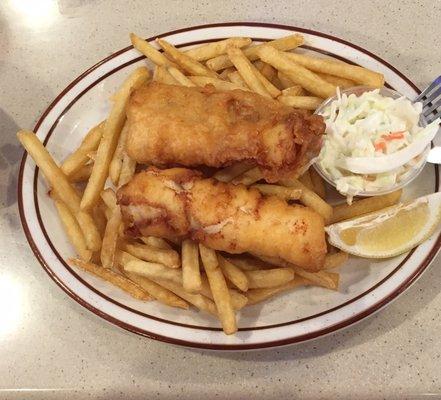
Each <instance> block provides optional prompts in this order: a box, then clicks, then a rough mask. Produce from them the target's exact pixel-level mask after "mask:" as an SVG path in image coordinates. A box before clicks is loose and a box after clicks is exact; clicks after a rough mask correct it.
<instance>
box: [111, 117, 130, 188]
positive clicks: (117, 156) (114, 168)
mask: <svg viewBox="0 0 441 400" xmlns="http://www.w3.org/2000/svg"><path fill="white" fill-rule="evenodd" d="M128 132H129V126H128V124H124V127H123V128H122V131H121V134H120V135H119V139H118V144H117V145H116V149H115V152H114V153H113V157H112V161H110V165H109V177H110V180H111V181H112V183H113V184H114V185H115V186H117V185H118V180H119V174H120V173H121V167H122V162H123V158H124V153H125V148H126V140H127V134H128Z"/></svg>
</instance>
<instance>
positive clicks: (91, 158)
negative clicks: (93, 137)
mask: <svg viewBox="0 0 441 400" xmlns="http://www.w3.org/2000/svg"><path fill="white" fill-rule="evenodd" d="M87 158H88V159H89V161H92V162H93V161H95V159H96V150H95V151H89V152H88V153H87Z"/></svg>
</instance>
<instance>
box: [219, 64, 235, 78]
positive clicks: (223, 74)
mask: <svg viewBox="0 0 441 400" xmlns="http://www.w3.org/2000/svg"><path fill="white" fill-rule="evenodd" d="M234 71H236V68H234V67H229V68H225V69H224V70H223V71H222V72H221V73H220V74H219V78H221V79H223V80H225V81H226V80H228V74H231V73H232V72H234Z"/></svg>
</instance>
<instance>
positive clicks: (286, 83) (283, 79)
mask: <svg viewBox="0 0 441 400" xmlns="http://www.w3.org/2000/svg"><path fill="white" fill-rule="evenodd" d="M277 77H278V78H279V80H280V83H281V84H282V87H283V89H289V88H291V87H297V86H298V87H300V88H301V86H300V85H296V83H295V82H294V81H293V80H291V78H290V77H289V76H288V75H286V74H285V73H284V72H283V71H280V70H279V71H277ZM302 92H303V88H302ZM301 94H303V93H301ZM301 94H297V95H296V96H300V95H301Z"/></svg>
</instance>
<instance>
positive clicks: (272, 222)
mask: <svg viewBox="0 0 441 400" xmlns="http://www.w3.org/2000/svg"><path fill="white" fill-rule="evenodd" d="M118 202H119V204H120V205H121V210H122V215H123V220H124V223H125V227H126V232H127V233H128V234H131V235H133V236H140V235H147V236H149V235H152V236H157V237H163V238H169V239H184V238H192V239H193V240H196V241H198V242H201V243H204V244H206V245H207V246H209V247H211V248H214V249H216V250H222V251H227V252H230V253H244V252H251V253H258V254H261V255H264V256H268V257H277V258H281V259H283V260H286V261H289V262H291V263H294V264H297V265H299V266H301V267H303V268H305V269H308V270H311V271H316V270H319V269H320V268H321V267H322V266H323V262H324V257H325V254H326V243H325V233H324V224H323V219H322V218H321V216H320V215H318V214H317V213H315V212H314V211H313V210H311V209H309V208H306V207H303V206H300V205H288V204H287V203H286V202H285V201H283V200H281V199H279V198H277V197H273V196H263V195H262V194H260V192H259V191H257V190H256V189H248V188H247V187H245V186H242V185H237V186H236V185H233V184H229V183H223V182H219V181H217V180H215V179H204V178H202V177H201V176H200V174H199V173H197V172H194V171H191V170H188V169H183V168H172V169H168V170H164V171H160V170H158V169H155V168H150V169H148V170H147V171H144V172H141V173H139V174H137V175H135V177H134V178H133V179H132V181H130V182H129V183H128V184H127V185H126V186H124V187H123V188H121V189H120V190H119V191H118Z"/></svg>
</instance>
